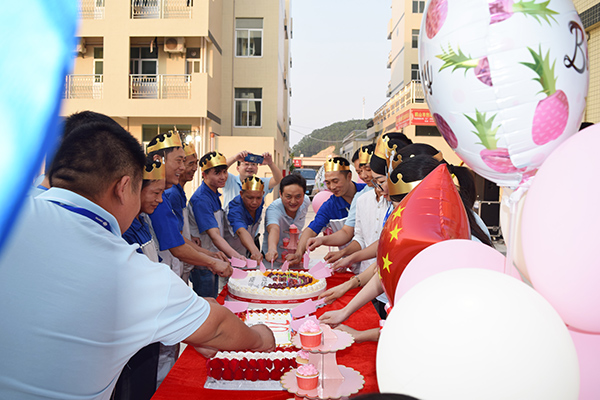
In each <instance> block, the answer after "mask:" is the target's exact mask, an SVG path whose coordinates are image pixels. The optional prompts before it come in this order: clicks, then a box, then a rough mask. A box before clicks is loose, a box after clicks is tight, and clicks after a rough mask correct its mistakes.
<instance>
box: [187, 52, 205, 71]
mask: <svg viewBox="0 0 600 400" xmlns="http://www.w3.org/2000/svg"><path fill="white" fill-rule="evenodd" d="M198 72H204V71H202V65H201V64H200V47H188V48H187V49H185V73H186V74H197V73H198Z"/></svg>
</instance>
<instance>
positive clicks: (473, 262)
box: [394, 239, 521, 303]
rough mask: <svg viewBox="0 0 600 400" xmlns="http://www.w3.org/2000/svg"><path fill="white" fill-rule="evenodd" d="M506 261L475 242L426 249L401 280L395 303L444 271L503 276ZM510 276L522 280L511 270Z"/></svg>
mask: <svg viewBox="0 0 600 400" xmlns="http://www.w3.org/2000/svg"><path fill="white" fill-rule="evenodd" d="M505 262H506V257H504V256H503V255H502V253H500V252H499V251H498V250H495V249H492V248H491V247H490V246H486V245H485V244H483V243H480V242H476V241H473V240H465V239H455V240H444V241H442V242H438V243H436V244H433V245H431V246H429V247H427V248H426V249H425V250H423V251H421V252H420V253H419V254H417V255H416V256H415V257H414V258H413V259H412V260H411V261H410V263H408V265H407V267H406V269H405V270H404V272H403V273H402V275H401V276H400V280H399V281H398V286H397V287H396V294H395V295H394V303H396V302H397V301H398V300H399V299H400V297H402V296H404V294H405V293H406V292H408V290H409V289H411V288H412V287H413V286H415V285H416V284H417V283H419V282H421V281H423V280H425V279H427V278H429V277H430V276H433V275H435V274H438V273H440V272H444V271H450V270H452V269H459V268H479V269H488V270H491V271H497V272H501V273H504V263H505ZM509 272H510V273H509V275H510V276H512V277H514V278H517V279H518V280H521V276H520V275H519V272H518V271H517V269H516V268H515V267H514V266H512V267H511V268H510V270H509Z"/></svg>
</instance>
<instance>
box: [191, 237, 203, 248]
mask: <svg viewBox="0 0 600 400" xmlns="http://www.w3.org/2000/svg"><path fill="white" fill-rule="evenodd" d="M192 242H194V244H195V245H196V246H198V247H202V242H201V241H200V238H197V237H195V236H192Z"/></svg>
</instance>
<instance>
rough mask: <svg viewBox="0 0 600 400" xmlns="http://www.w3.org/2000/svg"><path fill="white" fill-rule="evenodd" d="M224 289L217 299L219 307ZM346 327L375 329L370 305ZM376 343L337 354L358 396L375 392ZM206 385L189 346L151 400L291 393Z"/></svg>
mask: <svg viewBox="0 0 600 400" xmlns="http://www.w3.org/2000/svg"><path fill="white" fill-rule="evenodd" d="M351 276H352V274H350V273H343V274H336V275H334V276H332V277H330V278H328V279H327V287H328V288H331V287H334V286H336V285H339V284H340V283H342V282H344V281H346V280H348V279H350V277H351ZM356 293H358V289H354V290H351V291H349V292H348V293H346V294H345V295H344V296H342V297H341V298H340V299H338V300H337V301H335V302H333V304H331V305H329V306H325V307H322V308H320V309H319V310H317V315H321V314H323V313H324V312H325V311H328V310H337V309H340V308H342V307H344V306H345V305H346V304H348V302H349V301H350V300H351V299H352V297H354V296H355V295H356ZM226 295H227V289H224V290H223V293H221V295H220V296H219V298H218V299H217V300H218V301H219V303H221V304H223V301H224V298H225V296H226ZM346 324H347V325H349V326H351V327H353V328H355V329H360V330H364V329H370V328H377V327H378V326H379V316H378V315H377V312H376V311H375V308H374V307H373V305H371V303H369V304H367V305H365V306H364V307H362V308H361V309H360V310H358V311H357V312H355V313H354V314H353V315H352V316H351V317H350V318H349V319H348V320H347V321H346ZM376 351H377V344H376V343H374V342H366V343H354V344H352V346H350V347H349V348H347V349H344V350H342V351H340V352H338V353H337V362H338V364H339V365H346V366H348V367H352V368H353V369H355V370H357V371H359V372H360V373H361V374H362V375H363V377H364V378H365V386H364V388H363V389H362V390H361V391H360V392H359V393H370V392H378V391H379V389H378V387H377V378H376V375H375V355H376ZM205 382H206V359H205V358H204V357H202V356H201V355H200V354H199V353H198V352H196V350H194V349H193V348H192V347H188V348H186V349H185V351H184V352H183V354H182V355H181V357H179V360H177V363H175V366H174V367H173V368H172V369H171V372H169V375H167V377H166V378H165V380H164V381H163V383H162V384H161V385H160V387H159V389H158V391H157V392H156V393H155V395H154V396H153V397H152V400H163V399H164V400H172V399H177V400H186V399H190V400H192V399H244V400H248V399H273V400H275V399H289V398H290V397H292V395H291V393H288V392H287V391H228V390H211V389H204V383H205Z"/></svg>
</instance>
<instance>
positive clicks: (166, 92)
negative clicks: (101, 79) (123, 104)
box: [129, 74, 192, 99]
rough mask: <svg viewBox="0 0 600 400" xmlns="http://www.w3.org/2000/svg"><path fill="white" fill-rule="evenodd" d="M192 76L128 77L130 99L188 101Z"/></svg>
mask: <svg viewBox="0 0 600 400" xmlns="http://www.w3.org/2000/svg"><path fill="white" fill-rule="evenodd" d="M191 84H192V76H191V75H189V74H186V75H129V98H130V99H190V98H191V93H192V90H191Z"/></svg>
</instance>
